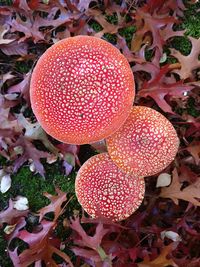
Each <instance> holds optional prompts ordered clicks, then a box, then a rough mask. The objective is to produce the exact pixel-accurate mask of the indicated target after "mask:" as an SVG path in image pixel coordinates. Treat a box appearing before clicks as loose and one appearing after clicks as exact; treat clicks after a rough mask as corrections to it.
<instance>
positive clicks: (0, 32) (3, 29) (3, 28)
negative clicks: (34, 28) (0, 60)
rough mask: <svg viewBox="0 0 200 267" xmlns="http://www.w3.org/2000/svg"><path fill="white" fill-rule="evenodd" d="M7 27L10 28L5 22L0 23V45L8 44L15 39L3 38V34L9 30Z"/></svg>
mask: <svg viewBox="0 0 200 267" xmlns="http://www.w3.org/2000/svg"><path fill="white" fill-rule="evenodd" d="M9 28H10V27H9V25H7V24H4V25H0V45H2V44H9V43H11V42H13V41H14V40H15V39H6V38H4V35H5V34H6V33H7V32H8V31H9Z"/></svg>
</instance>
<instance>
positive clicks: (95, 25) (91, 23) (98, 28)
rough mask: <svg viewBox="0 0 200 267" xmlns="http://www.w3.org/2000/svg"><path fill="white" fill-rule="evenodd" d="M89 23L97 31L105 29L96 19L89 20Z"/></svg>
mask: <svg viewBox="0 0 200 267" xmlns="http://www.w3.org/2000/svg"><path fill="white" fill-rule="evenodd" d="M88 25H89V26H90V27H91V28H92V29H93V30H94V31H95V32H100V31H102V30H103V27H102V26H101V25H100V24H99V23H98V22H96V21H95V20H93V19H92V20H90V21H89V22H88Z"/></svg>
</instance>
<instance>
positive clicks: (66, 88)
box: [30, 36, 135, 144]
mask: <svg viewBox="0 0 200 267" xmlns="http://www.w3.org/2000/svg"><path fill="white" fill-rule="evenodd" d="M30 96H31V105H32V109H33V112H34V114H35V116H36V118H37V119H38V121H39V123H40V124H41V126H42V127H43V129H44V130H45V131H46V132H47V133H48V134H49V135H51V136H53V137H54V138H55V139H57V140H60V141H62V142H66V143H70V144H86V143H92V142H96V141H99V140H102V139H104V138H106V137H108V136H109V135H111V134H112V133H114V132H115V131H116V130H117V129H118V128H119V127H120V126H121V125H122V124H123V123H124V122H125V120H126V119H127V117H128V115H129V113H130V111H131V107H132V103H133V100H134V96H135V87H134V77H133V74H132V71H131V68H130V66H129V63H128V61H127V60H126V58H125V57H124V56H123V55H122V54H121V53H120V51H119V50H118V49H117V48H115V47H114V46H113V45H111V44H110V43H108V42H106V41H104V40H101V39H99V38H96V37H91V36H76V37H70V38H66V39H63V40H61V41H59V42H58V43H56V44H54V45H53V46H52V47H50V48H49V49H47V51H46V52H45V53H44V54H43V55H42V56H41V58H40V59H39V61H38V63H37V65H36V66H35V68H34V70H33V75H32V79H31V86H30Z"/></svg>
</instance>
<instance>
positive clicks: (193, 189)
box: [160, 169, 200, 206]
mask: <svg viewBox="0 0 200 267" xmlns="http://www.w3.org/2000/svg"><path fill="white" fill-rule="evenodd" d="M181 186H182V184H181V183H180V182H179V179H178V172H177V169H174V171H173V181H172V183H171V185H170V186H169V187H165V188H162V190H161V194H160V197H164V198H171V199H172V200H173V201H174V203H175V204H176V205H178V200H179V199H182V200H185V201H188V202H190V203H192V204H193V205H196V206H200V202H199V200H198V199H200V178H199V179H198V180H197V182H195V183H193V184H191V185H189V186H187V187H185V188H184V189H183V190H181Z"/></svg>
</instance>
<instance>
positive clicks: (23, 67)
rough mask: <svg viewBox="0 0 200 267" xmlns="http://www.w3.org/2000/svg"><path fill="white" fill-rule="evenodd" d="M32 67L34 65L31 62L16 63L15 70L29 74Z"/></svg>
mask: <svg viewBox="0 0 200 267" xmlns="http://www.w3.org/2000/svg"><path fill="white" fill-rule="evenodd" d="M32 65H33V62H32V61H31V60H29V61H27V62H26V61H16V63H15V69H16V71H18V72H21V73H27V72H29V70H30V69H31V67H32Z"/></svg>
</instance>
